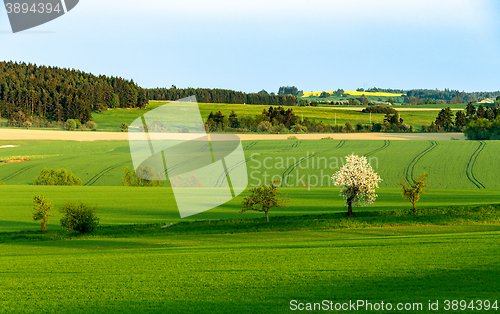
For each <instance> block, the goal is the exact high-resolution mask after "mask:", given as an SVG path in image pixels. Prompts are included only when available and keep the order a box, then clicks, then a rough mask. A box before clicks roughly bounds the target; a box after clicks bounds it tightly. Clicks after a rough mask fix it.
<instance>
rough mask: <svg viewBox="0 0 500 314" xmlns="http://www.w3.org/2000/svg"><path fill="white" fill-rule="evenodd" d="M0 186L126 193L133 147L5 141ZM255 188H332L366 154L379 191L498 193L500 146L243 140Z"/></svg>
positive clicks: (116, 143)
mask: <svg viewBox="0 0 500 314" xmlns="http://www.w3.org/2000/svg"><path fill="white" fill-rule="evenodd" d="M1 144H2V145H8V144H11V145H19V147H12V148H0V160H5V159H15V158H30V159H31V160H30V161H28V162H22V163H0V181H2V182H4V183H6V184H8V185H30V184H32V183H33V180H34V179H35V178H36V177H37V176H38V174H39V173H40V171H41V170H42V169H43V168H44V167H48V168H55V169H58V168H65V169H67V170H70V171H71V172H73V173H75V174H76V175H77V176H78V177H80V178H81V179H82V181H83V185H85V186H121V185H122V181H121V177H122V175H123V169H124V167H125V166H129V167H132V162H131V157H130V149H129V147H128V142H124V141H113V142H72V141H67V142H65V141H2V142H1ZM243 147H244V150H245V155H246V157H247V171H248V175H249V182H250V185H259V183H264V181H267V183H270V182H271V181H270V180H271V178H272V177H274V178H276V179H278V178H279V179H281V180H282V183H283V187H285V186H287V187H302V186H304V184H305V183H306V181H307V183H309V185H311V186H312V187H313V188H315V187H331V186H332V185H331V180H329V177H331V176H332V175H333V173H334V172H336V171H337V170H338V169H339V168H340V167H342V165H343V162H344V157H345V156H346V155H349V154H352V153H354V154H358V155H364V156H367V157H368V158H369V160H370V161H371V163H372V166H373V167H374V168H375V169H376V171H377V172H378V173H379V174H380V176H381V177H382V179H383V180H384V181H383V182H381V183H380V187H384V188H394V187H397V185H396V184H397V183H398V182H399V181H400V180H401V178H402V177H405V178H407V179H410V178H412V177H416V176H418V175H420V174H421V173H423V172H428V173H429V174H430V183H431V185H430V188H435V189H472V190H479V189H485V188H486V189H500V182H499V181H498V179H497V178H498V175H499V173H498V169H500V167H499V166H500V164H499V160H498V158H497V156H499V155H500V143H499V142H498V141H368V140H359V141H354V140H352V141H339V140H301V141H295V140H282V141H244V142H243ZM264 161H265V163H264Z"/></svg>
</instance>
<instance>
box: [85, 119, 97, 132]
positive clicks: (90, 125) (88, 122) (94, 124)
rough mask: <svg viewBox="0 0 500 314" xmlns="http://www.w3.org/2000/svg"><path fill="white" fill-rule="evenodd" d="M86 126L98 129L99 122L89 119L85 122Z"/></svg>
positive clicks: (93, 129)
mask: <svg viewBox="0 0 500 314" xmlns="http://www.w3.org/2000/svg"><path fill="white" fill-rule="evenodd" d="M85 126H86V127H87V128H89V129H91V130H92V131H95V130H97V123H95V122H94V121H87V123H85Z"/></svg>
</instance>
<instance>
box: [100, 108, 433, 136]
mask: <svg viewBox="0 0 500 314" xmlns="http://www.w3.org/2000/svg"><path fill="white" fill-rule="evenodd" d="M163 104H165V102H150V104H149V105H148V106H147V107H146V109H111V110H106V111H103V112H102V113H94V114H93V118H94V121H95V122H96V123H97V125H98V129H99V130H101V131H121V129H120V125H121V123H122V122H125V123H127V124H130V123H132V122H133V121H134V120H135V119H137V118H138V117H140V116H141V115H143V114H144V113H146V112H147V111H149V110H152V109H154V108H157V107H159V106H161V105H163ZM198 106H199V108H200V112H201V116H202V118H203V119H207V118H208V115H209V114H210V112H216V111H221V112H222V113H223V114H224V115H225V116H229V114H230V113H231V111H232V110H234V111H235V112H236V114H237V115H238V116H239V117H243V116H252V117H255V115H258V114H261V113H262V110H264V109H266V110H267V109H269V106H261V105H238V104H201V103H200V104H198ZM397 107H398V106H396V109H397ZM332 108H335V107H292V109H293V111H294V112H295V114H296V115H297V116H298V118H299V119H305V118H309V119H310V120H312V119H315V120H316V121H318V122H319V121H323V123H325V124H331V125H335V123H337V124H345V123H346V122H347V121H349V122H350V123H351V124H352V125H355V124H356V123H358V122H361V123H363V124H365V125H369V124H370V114H369V113H362V112H361V110H362V109H363V108H364V107H362V106H361V107H360V108H359V111H348V110H342V109H332ZM418 108H425V107H418ZM384 116H385V114H372V115H371V122H375V123H376V122H383V120H384ZM400 116H401V118H403V120H404V123H406V124H408V125H411V126H413V127H414V128H415V130H420V128H421V126H422V125H423V124H425V125H430V124H431V122H432V121H434V120H435V119H436V116H437V112H436V111H418V112H408V111H403V112H400Z"/></svg>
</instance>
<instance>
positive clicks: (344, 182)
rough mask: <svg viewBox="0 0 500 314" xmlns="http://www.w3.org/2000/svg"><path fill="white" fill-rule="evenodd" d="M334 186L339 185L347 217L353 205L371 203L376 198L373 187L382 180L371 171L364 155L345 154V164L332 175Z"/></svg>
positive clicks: (350, 214) (376, 186) (349, 215)
mask: <svg viewBox="0 0 500 314" xmlns="http://www.w3.org/2000/svg"><path fill="white" fill-rule="evenodd" d="M332 179H333V181H335V186H341V187H342V190H341V193H340V195H341V196H343V197H344V200H345V205H346V206H347V217H351V216H352V207H353V206H365V205H370V204H372V203H373V202H374V201H375V199H376V198H377V194H375V188H378V183H379V182H380V181H382V179H381V178H380V177H379V175H378V174H377V173H376V172H375V171H373V168H372V166H371V165H370V164H369V163H368V161H367V160H366V157H364V156H361V157H359V156H357V155H354V154H352V155H350V156H346V164H345V165H344V166H343V167H342V168H341V169H340V170H339V171H337V173H335V174H334V175H333V176H332Z"/></svg>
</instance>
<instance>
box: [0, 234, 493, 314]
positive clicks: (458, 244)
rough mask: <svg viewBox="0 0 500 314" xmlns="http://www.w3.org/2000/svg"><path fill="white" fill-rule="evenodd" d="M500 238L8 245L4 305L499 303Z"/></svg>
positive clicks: (234, 309) (93, 309)
mask: <svg viewBox="0 0 500 314" xmlns="http://www.w3.org/2000/svg"><path fill="white" fill-rule="evenodd" d="M499 236H500V226H498V225H489V226H423V227H399V228H373V229H353V230H332V231H304V232H292V233H290V232H284V233H255V234H252V233H250V234H227V235H200V236H177V237H164V236H162V237H134V238H108V239H82V240H73V241H50V242H11V243H1V244H0V259H1V260H2V263H1V264H0V272H1V273H2V285H1V286H0V312H1V313H41V312H43V313H111V312H112V313H118V312H119V313H159V312H162V313H163V312H164V313H200V312H203V313H283V312H286V311H288V310H289V309H290V302H291V300H297V302H299V303H308V302H311V303H314V302H322V301H323V300H331V301H333V302H334V304H335V303H337V302H342V303H344V302H349V300H353V301H354V302H355V301H356V300H370V301H371V302H373V303H375V302H378V303H380V302H381V301H384V303H386V304H387V303H392V304H393V306H394V307H396V304H397V303H403V304H405V303H411V306H413V304H414V303H416V304H417V305H415V306H419V305H418V303H422V308H423V309H424V311H426V310H427V309H428V303H429V300H431V301H432V302H435V301H436V300H439V302H440V309H441V310H440V311H437V312H438V313H444V312H446V311H444V310H443V306H444V301H445V300H462V299H467V300H498V299H500V293H499V291H500V275H499V274H500V266H499V264H498V263H497V261H498V260H499V259H500V251H499V250H498V237H499ZM457 261H460V262H459V263H457ZM417 309H418V308H414V310H413V311H409V313H418V312H419V311H417ZM359 310H360V311H364V310H365V309H364V308H360V309H359ZM462 312H464V311H462ZM465 312H467V311H465ZM465 312H464V313H465ZM476 312H477V311H476Z"/></svg>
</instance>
